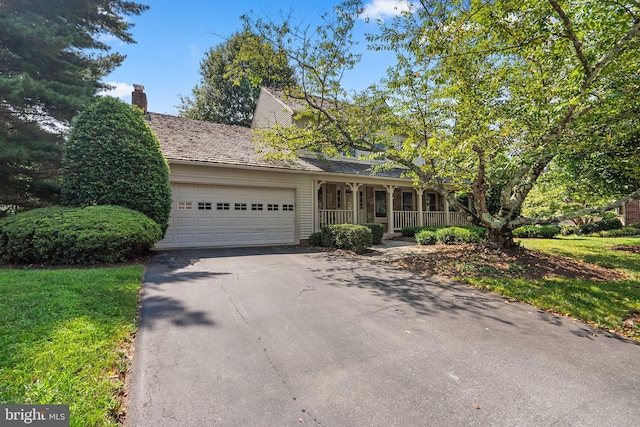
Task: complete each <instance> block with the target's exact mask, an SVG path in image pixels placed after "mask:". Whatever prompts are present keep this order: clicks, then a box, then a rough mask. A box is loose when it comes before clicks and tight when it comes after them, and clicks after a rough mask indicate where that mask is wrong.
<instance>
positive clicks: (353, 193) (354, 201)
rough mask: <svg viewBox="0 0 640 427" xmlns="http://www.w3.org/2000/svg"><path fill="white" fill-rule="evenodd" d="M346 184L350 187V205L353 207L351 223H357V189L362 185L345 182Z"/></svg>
mask: <svg viewBox="0 0 640 427" xmlns="http://www.w3.org/2000/svg"><path fill="white" fill-rule="evenodd" d="M347 185H348V186H349V188H350V189H351V207H352V208H353V213H352V215H353V221H352V223H353V224H357V223H358V207H359V206H360V205H359V203H358V189H359V188H360V187H362V184H358V183H355V182H353V183H351V182H347Z"/></svg>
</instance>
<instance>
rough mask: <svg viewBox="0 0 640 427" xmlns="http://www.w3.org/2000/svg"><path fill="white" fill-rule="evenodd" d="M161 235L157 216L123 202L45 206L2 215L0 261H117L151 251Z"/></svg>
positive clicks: (36, 262)
mask: <svg viewBox="0 0 640 427" xmlns="http://www.w3.org/2000/svg"><path fill="white" fill-rule="evenodd" d="M161 237H162V231H161V229H160V226H159V225H158V224H157V223H156V222H155V221H153V220H152V219H150V218H149V217H147V216H145V215H144V214H142V213H140V212H136V211H134V210H131V209H126V208H123V207H119V206H89V207H86V208H84V209H81V208H61V207H53V208H41V209H34V210H31V211H28V212H24V213H20V214H16V215H12V216H9V217H7V218H4V219H2V220H0V260H2V261H5V262H12V263H33V264H50V265H76V264H96V263H114V262H120V261H124V260H126V259H128V258H130V257H134V256H136V255H139V254H141V253H145V252H148V251H149V249H151V247H152V246H153V245H154V244H155V243H156V242H157V241H158V240H160V238H161Z"/></svg>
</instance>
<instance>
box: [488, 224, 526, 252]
mask: <svg viewBox="0 0 640 427" xmlns="http://www.w3.org/2000/svg"><path fill="white" fill-rule="evenodd" d="M486 240H487V244H488V246H489V247H491V248H492V249H497V250H499V251H510V250H514V249H517V248H519V246H518V245H517V244H516V242H514V241H513V234H512V233H511V229H508V228H501V229H492V228H488V229H487V234H486Z"/></svg>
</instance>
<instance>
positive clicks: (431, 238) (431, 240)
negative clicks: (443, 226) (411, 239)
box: [415, 230, 438, 245]
mask: <svg viewBox="0 0 640 427" xmlns="http://www.w3.org/2000/svg"><path fill="white" fill-rule="evenodd" d="M415 238H416V242H418V244H419V245H435V244H436V242H437V241H438V239H437V238H436V232H435V231H431V230H422V231H419V232H418V233H416V235H415Z"/></svg>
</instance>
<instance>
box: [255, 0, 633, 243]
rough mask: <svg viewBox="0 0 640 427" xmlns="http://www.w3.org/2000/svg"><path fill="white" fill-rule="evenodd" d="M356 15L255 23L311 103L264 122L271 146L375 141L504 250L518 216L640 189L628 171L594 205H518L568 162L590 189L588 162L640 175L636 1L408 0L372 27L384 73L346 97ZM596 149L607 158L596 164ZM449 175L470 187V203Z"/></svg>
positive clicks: (346, 11)
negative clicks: (384, 54) (524, 210)
mask: <svg viewBox="0 0 640 427" xmlns="http://www.w3.org/2000/svg"><path fill="white" fill-rule="evenodd" d="M362 11H363V8H362V4H361V2H360V1H358V0H349V1H346V2H345V3H343V4H341V5H340V6H338V7H337V8H336V14H335V16H333V17H332V18H331V20H329V21H327V22H326V24H325V25H323V26H321V27H319V28H318V29H317V31H315V32H314V31H313V29H310V28H309V27H300V26H295V25H293V24H292V23H290V22H285V23H282V24H279V23H273V22H269V21H264V20H262V19H257V20H251V19H250V20H249V21H250V24H251V25H252V26H253V27H254V28H258V29H259V32H260V33H262V34H263V35H264V36H265V37H266V38H267V39H269V40H271V41H272V43H274V44H275V45H276V46H278V48H279V49H282V50H283V51H286V52H290V54H291V56H292V57H291V60H292V61H293V62H294V63H295V64H296V65H297V66H298V67H300V70H301V71H300V75H301V79H302V82H301V89H300V90H299V91H297V92H295V91H293V92H291V93H290V96H291V97H294V98H297V99H299V100H300V101H302V102H304V103H306V105H307V106H308V107H307V111H305V112H303V113H304V114H307V115H309V116H311V117H313V118H315V120H311V121H310V122H309V123H310V125H309V126H308V127H307V128H305V129H298V128H295V127H289V128H282V127H278V128H276V129H274V130H272V131H266V132H261V137H262V139H263V141H264V143H266V144H268V145H270V146H271V147H272V148H275V150H274V151H273V152H274V153H276V154H277V155H280V156H282V155H292V156H294V155H296V153H297V152H298V150H300V149H301V148H304V149H315V150H319V151H323V152H326V153H330V154H335V153H338V152H340V151H343V149H344V148H352V149H360V150H366V151H372V152H374V153H375V154H374V157H377V158H379V159H387V160H388V165H401V166H403V167H405V168H407V170H408V172H409V174H410V175H411V176H413V177H414V179H415V182H416V184H417V185H422V186H429V187H431V188H433V189H435V190H436V191H438V192H439V193H440V194H441V195H442V196H443V197H445V198H446V199H447V200H448V202H449V204H450V206H452V207H453V208H454V209H455V210H457V211H460V212H463V213H465V214H466V216H467V218H469V219H470V220H471V221H472V222H473V223H475V224H478V225H482V226H485V227H488V229H489V233H488V234H489V239H490V240H491V241H492V242H493V243H494V244H495V245H496V246H497V247H500V248H506V247H510V246H512V245H513V240H512V236H511V231H512V230H513V229H515V228H517V227H519V226H522V225H525V224H547V223H552V222H557V221H561V220H564V219H571V218H575V217H578V216H583V215H586V214H590V213H598V212H603V211H606V210H610V209H613V208H615V207H617V206H620V205H622V204H623V203H625V202H626V201H627V200H629V199H630V198H632V197H638V196H640V190H639V189H638V185H637V181H636V186H635V187H633V188H629V186H628V185H627V186H626V187H625V188H623V187H620V186H619V187H618V190H617V191H614V192H611V193H608V194H606V195H605V196H607V197H605V199H607V200H606V203H604V205H602V206H588V207H586V208H584V209H581V210H578V211H575V212H569V213H564V214H561V215H552V216H538V217H525V216H523V215H522V214H521V213H520V212H521V210H520V208H521V207H522V204H523V202H524V201H525V200H526V199H527V197H528V195H529V193H530V192H531V191H532V189H533V188H534V187H535V186H536V183H537V182H538V181H539V180H540V179H541V178H547V177H552V175H550V173H551V172H553V170H554V169H557V168H567V171H566V173H568V174H574V176H575V175H580V176H581V177H582V178H584V179H585V180H586V181H587V182H589V183H590V185H592V186H593V185H597V183H598V179H596V178H598V177H600V176H601V175H600V174H594V173H591V174H590V173H586V171H585V173H581V172H580V165H581V163H582V162H583V161H587V159H595V160H594V161H593V163H594V164H596V163H597V165H598V167H600V168H601V169H600V170H601V171H607V173H613V174H615V171H616V170H625V171H626V172H629V171H633V170H634V167H635V170H636V171H637V163H636V166H629V167H623V163H624V162H626V160H627V159H628V158H629V156H632V158H633V159H634V161H636V162H637V160H638V159H639V157H640V156H639V155H638V145H637V141H638V140H637V139H632V138H629V136H630V135H637V134H638V132H637V131H638V123H637V122H638V120H637V115H638V113H639V112H640V111H639V110H640V103H639V102H638V95H639V93H640V91H639V89H640V70H639V69H638V62H637V58H638V57H640V38H639V34H640V3H638V2H635V1H627V2H620V1H618V0H601V1H598V2H585V1H582V0H546V1H540V0H522V1H517V2H516V1H511V0H490V1H486V0H485V1H479V0H426V1H421V2H419V3H412V6H411V7H410V9H409V10H408V11H406V12H403V13H401V14H400V15H399V16H397V17H395V18H393V19H390V20H387V21H386V22H383V21H378V23H377V24H378V31H376V32H374V33H373V34H370V35H369V36H368V41H369V48H370V49H373V50H387V51H391V52H394V53H395V55H396V58H397V61H396V63H395V64H394V65H392V66H391V67H390V68H389V69H388V77H387V78H386V79H385V80H384V81H383V82H381V83H380V84H378V85H377V86H375V87H371V88H370V89H369V90H367V91H365V92H363V93H357V94H351V95H350V96H347V92H346V91H345V90H344V89H343V87H342V85H341V77H342V75H343V74H344V72H345V71H348V70H349V69H351V68H352V67H353V66H354V64H355V63H356V62H357V59H358V58H357V56H355V55H353V53H352V51H353V49H352V46H353V39H352V37H353V31H352V29H353V27H354V24H355V22H356V20H357V19H359V17H360V16H361V13H362ZM387 106H389V108H387ZM398 135H401V136H402V137H401V138H398ZM283 153H284V154H283ZM603 153H606V155H607V156H610V157H611V158H610V160H609V161H608V162H604V161H597V159H598V156H599V155H602V154H603ZM425 159H426V161H425ZM600 160H602V159H600ZM569 167H571V168H572V169H571V170H570V171H568V168H569ZM560 176H562V175H560ZM448 183H452V184H455V186H456V188H457V190H458V191H462V192H468V193H470V194H471V197H472V200H473V207H472V208H471V209H470V208H468V206H466V205H463V204H461V203H459V202H458V201H457V200H456V197H455V194H454V192H453V191H451V190H449V188H450V187H449V186H446V185H445V184H448ZM489 188H497V189H500V197H499V208H498V209H497V211H490V209H489V208H488V207H487V192H488V189H489ZM583 188H584V187H583ZM622 190H624V191H626V192H627V193H626V194H620V193H621V191H622ZM619 195H622V196H623V197H620V198H618V199H617V200H614V199H613V197H612V196H619Z"/></svg>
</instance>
